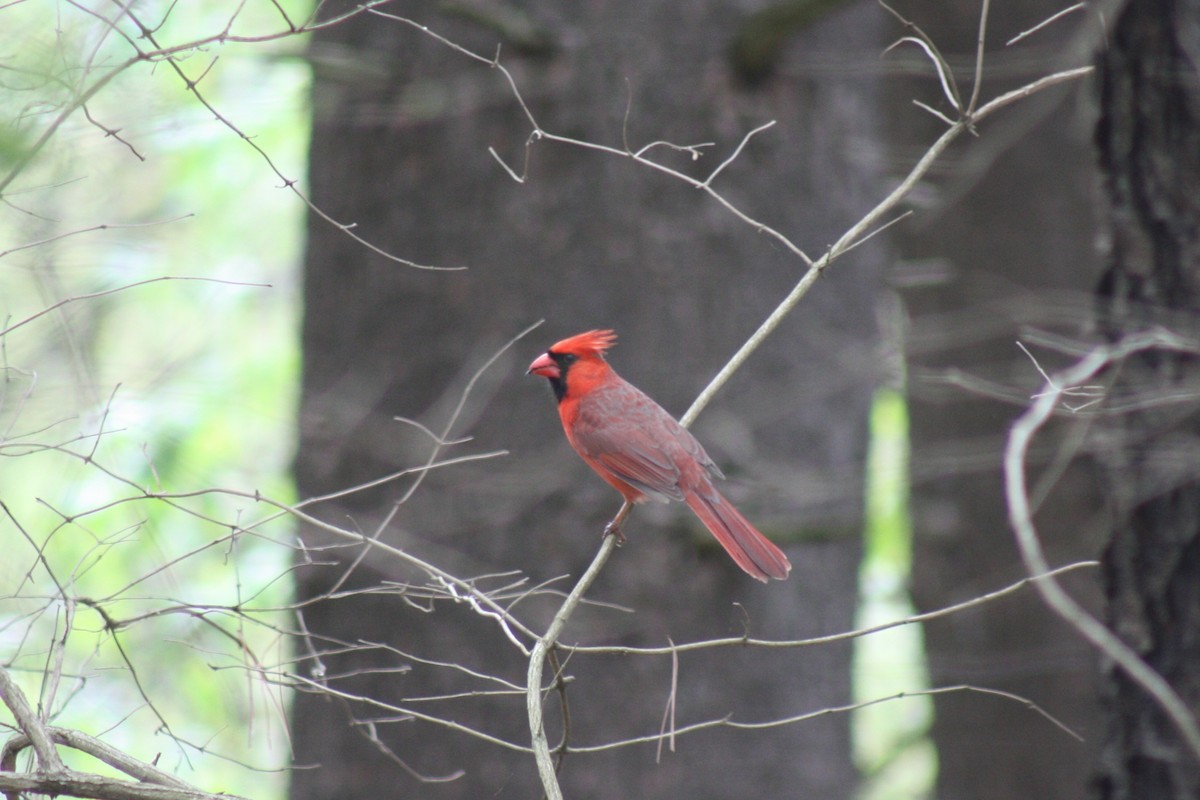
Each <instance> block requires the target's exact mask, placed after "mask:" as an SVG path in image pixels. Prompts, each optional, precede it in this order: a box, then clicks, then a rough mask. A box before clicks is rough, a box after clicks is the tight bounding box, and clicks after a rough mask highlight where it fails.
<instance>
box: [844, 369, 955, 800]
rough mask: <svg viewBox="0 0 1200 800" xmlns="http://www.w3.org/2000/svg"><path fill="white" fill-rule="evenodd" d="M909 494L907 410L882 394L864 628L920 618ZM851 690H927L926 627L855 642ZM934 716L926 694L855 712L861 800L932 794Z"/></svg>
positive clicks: (870, 461)
mask: <svg viewBox="0 0 1200 800" xmlns="http://www.w3.org/2000/svg"><path fill="white" fill-rule="evenodd" d="M908 493H909V476H908V411H907V407H906V405H905V400H904V395H903V394H902V393H901V392H899V391H897V390H894V389H882V390H880V391H879V392H878V393H877V394H876V397H875V403H874V405H873V407H872V411H871V449H870V453H869V455H868V458H867V498H866V503H867V533H866V555H865V558H864V559H863V564H862V567H861V569H860V572H859V584H860V594H861V597H860V600H861V604H860V608H859V615H858V624H859V626H860V627H868V626H871V625H879V624H883V623H887V622H891V621H893V620H899V619H904V618H905V617H908V616H911V615H912V614H914V613H915V610H914V608H913V605H912V600H911V598H910V596H909V592H908V580H909V575H910V573H911V568H912V521H911V518H910V516H909V507H908ZM853 686H854V700H855V702H860V703H861V702H866V701H869V700H874V699H876V698H882V697H890V696H894V695H896V694H898V693H900V692H912V691H919V690H921V689H927V688H929V675H928V671H927V669H926V663H925V647H924V642H923V638H922V630H921V626H920V625H902V626H900V627H896V628H890V629H888V630H885V631H881V632H879V633H875V634H872V635H871V636H864V637H861V638H859V639H856V640H855V654H854V678H853ZM932 718H933V702H932V701H931V699H930V698H929V697H927V696H916V697H908V698H904V699H899V700H890V701H888V702H885V703H879V704H877V705H871V706H867V707H865V708H861V709H859V710H857V711H856V712H854V723H853V732H854V748H855V754H854V755H855V761H856V763H857V764H858V767H859V770H860V771H861V772H862V774H863V785H862V790H861V792H860V795H859V800H920V798H926V797H931V796H932V792H933V788H934V780H935V777H936V774H937V753H936V750H935V748H934V746H933V742H932V740H931V739H929V737H928V736H927V732H928V729H929V725H930V723H931V722H932Z"/></svg>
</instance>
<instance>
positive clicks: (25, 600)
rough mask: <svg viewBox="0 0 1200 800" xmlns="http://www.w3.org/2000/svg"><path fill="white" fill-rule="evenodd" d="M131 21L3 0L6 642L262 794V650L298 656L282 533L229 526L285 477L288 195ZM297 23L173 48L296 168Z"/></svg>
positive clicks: (35, 681) (269, 775)
mask: <svg viewBox="0 0 1200 800" xmlns="http://www.w3.org/2000/svg"><path fill="white" fill-rule="evenodd" d="M281 5H282V7H283V8H284V9H286V12H287V14H289V15H290V17H291V19H292V20H293V21H297V22H300V21H303V19H304V16H305V15H306V14H307V13H309V11H310V4H309V3H307V2H301V3H295V2H284V3H282V4H281ZM131 8H132V9H133V13H134V14H136V15H138V18H139V19H140V20H141V21H142V22H143V23H145V24H147V25H148V26H151V27H156V32H155V34H154V36H155V37H156V40H157V41H158V43H159V44H160V45H162V46H164V47H165V46H176V45H181V44H185V43H188V42H192V41H196V40H200V39H205V38H209V37H213V36H216V35H217V34H220V33H221V32H222V31H223V30H226V28H227V26H230V21H231V20H233V22H232V25H231V26H230V28H229V29H230V30H231V31H232V32H234V33H236V34H240V35H246V36H263V35H266V34H275V33H279V32H281V31H285V30H287V29H288V27H289V25H288V23H287V22H286V21H285V20H284V19H283V17H282V16H281V12H280V10H279V7H278V6H276V4H274V3H272V2H257V1H256V0H250V2H248V3H245V5H244V7H242V6H241V4H239V3H236V2H206V3H195V2H187V1H186V0H184V1H183V2H179V3H166V2H162V3H154V2H151V3H138V4H135V5H134V6H131ZM239 9H240V11H239ZM235 14H236V19H235V18H234V17H235ZM138 33H139V32H138V28H137V27H136V25H134V24H132V23H131V22H130V20H129V18H128V17H127V16H125V15H124V14H123V13H122V9H121V6H119V5H118V4H115V3H95V4H86V3H85V4H69V3H45V2H40V3H37V2H29V3H16V4H5V5H3V6H2V7H0V186H3V188H2V189H0V330H6V329H10V328H11V330H7V332H5V333H2V334H0V501H3V504H4V507H5V510H4V513H2V514H0V545H2V546H3V552H4V557H3V558H0V666H4V667H6V668H9V669H10V670H11V671H12V673H13V675H14V676H15V677H16V678H17V680H18V682H19V683H20V685H21V686H22V687H23V688H24V690H25V692H26V694H27V695H28V696H29V697H30V699H31V700H32V701H33V702H35V703H36V702H39V698H40V701H41V702H42V703H45V704H46V705H48V707H49V708H50V710H51V717H52V720H51V721H52V722H53V723H54V724H57V725H62V726H67V727H75V728H79V729H80V730H83V731H84V732H87V733H90V734H92V735H96V736H101V737H102V738H103V739H104V740H105V741H107V742H109V743H110V744H112V745H114V746H116V747H119V748H121V749H123V750H125V751H126V752H128V753H129V754H131V755H133V756H135V757H137V758H141V759H143V760H146V761H154V760H156V759H157V760H158V765H159V767H160V768H163V769H167V770H169V771H173V772H176V773H177V774H178V775H179V776H180V777H181V778H183V779H184V780H187V781H189V782H192V783H195V784H196V785H197V786H199V787H200V788H203V789H205V790H208V791H226V792H233V793H238V794H246V795H252V796H254V797H257V798H269V797H273V796H275V797H277V796H282V793H283V789H284V786H285V778H286V776H285V774H284V773H282V772H280V771H278V770H280V768H281V767H283V766H284V765H286V764H287V763H289V761H290V756H289V752H288V746H287V738H286V733H285V731H286V727H285V717H286V707H287V703H288V698H287V696H286V695H285V694H284V693H282V692H281V690H279V689H278V688H275V687H273V686H272V684H271V682H270V681H268V680H263V678H262V675H261V673H259V672H258V671H257V669H256V667H257V666H259V665H261V666H265V667H278V666H279V665H281V664H285V663H286V660H287V658H288V653H287V652H286V651H285V649H284V648H283V645H282V639H283V637H282V636H281V635H280V634H279V633H278V632H277V629H279V628H281V627H291V625H292V622H291V620H290V618H289V617H288V616H287V615H286V614H285V613H283V612H281V611H279V610H277V609H278V608H279V607H281V606H284V605H285V604H286V603H287V602H288V600H289V591H288V582H287V580H286V570H287V568H288V565H289V563H290V561H291V557H292V556H291V550H290V549H289V542H290V539H289V529H288V527H287V525H286V523H285V522H273V523H271V524H270V525H269V526H264V527H262V528H256V529H255V530H254V531H253V532H252V533H246V532H244V531H241V530H240V528H239V527H238V526H240V525H248V524H249V523H251V522H253V521H254V520H257V519H261V518H263V517H266V516H268V515H269V514H270V513H272V511H273V509H271V508H270V507H268V506H266V505H265V504H261V503H256V502H255V500H254V492H259V493H261V494H262V495H265V496H268V497H271V498H273V499H276V500H280V501H283V502H289V501H290V500H291V499H292V488H291V485H290V483H289V477H288V468H289V465H290V461H291V454H292V448H293V446H294V426H295V422H294V408H295V405H296V397H295V395H296V391H297V384H298V365H299V354H298V342H297V330H296V329H297V325H298V304H299V296H300V290H299V285H298V282H299V269H298V267H297V264H298V261H299V258H300V253H301V247H302V230H303V221H304V213H305V207H304V205H303V203H302V202H301V201H300V200H299V199H298V198H297V197H296V196H295V195H294V194H293V193H292V192H291V191H290V190H288V189H286V188H282V187H281V185H280V184H281V181H280V179H279V178H278V177H277V176H276V175H275V174H274V173H273V172H272V171H271V169H270V168H269V167H268V165H267V163H266V162H265V160H264V159H263V158H262V156H261V155H260V154H259V153H257V152H256V151H255V150H254V149H253V148H252V147H250V146H249V145H248V144H247V143H246V142H245V141H243V140H242V139H241V138H240V136H239V135H238V133H237V132H235V131H234V130H231V129H230V128H229V127H228V126H226V125H225V124H223V123H222V122H220V121H218V120H216V119H214V117H213V114H212V113H211V112H210V111H208V110H207V109H205V108H204V107H203V106H202V105H201V104H200V103H199V102H198V101H197V100H196V98H195V97H194V95H192V94H191V93H189V92H188V91H187V89H186V86H185V84H184V82H183V81H182V80H181V79H180V77H179V76H178V75H177V74H176V73H175V72H174V70H173V69H172V68H171V66H170V64H168V63H166V62H165V61H163V60H161V59H154V60H141V61H138V60H136V59H134V58H133V57H134V54H135V51H134V46H135V45H136V47H139V48H142V49H144V50H149V49H152V45H151V44H150V43H149V42H148V41H146V40H145V39H142V38H139V36H138ZM303 47H304V41H303V39H302V38H301V37H298V36H289V37H285V38H277V39H272V40H270V41H261V42H253V43H244V44H233V43H225V44H217V43H215V42H210V43H208V44H206V45H204V46H203V47H201V48H196V49H190V50H189V49H184V50H182V51H180V52H179V53H178V55H177V58H178V59H179V62H178V63H180V65H181V66H182V67H183V68H184V69H185V70H186V71H187V73H188V75H189V76H190V77H192V78H198V77H200V76H201V75H203V76H204V77H203V80H201V81H200V82H199V84H198V88H199V91H200V92H201V93H202V94H203V96H204V97H205V98H206V99H207V100H208V101H209V102H210V103H212V105H213V106H214V107H216V108H217V109H218V110H219V111H220V113H221V114H222V115H223V116H225V117H226V118H228V119H229V120H230V121H231V122H232V123H233V124H234V125H235V126H236V127H237V129H238V131H240V132H241V133H244V134H246V135H248V136H253V137H254V143H255V144H256V145H258V146H259V147H261V148H262V149H263V150H264V151H266V152H267V153H268V154H269V155H270V157H271V158H272V160H273V161H274V162H275V163H276V164H277V165H279V167H280V169H281V170H282V171H283V172H284V173H285V174H286V175H287V176H288V177H289V178H302V177H303V172H304V164H305V158H306V152H307V145H308V113H307V108H306V102H307V92H308V80H309V77H308V72H307V68H306V67H305V66H304V62H303V60H302V59H301V58H298V57H292V56H297V55H299V54H300V53H301V51H302V49H303ZM85 99H86V104H84V103H83V102H81V101H83V100H85ZM89 117H90V120H89ZM114 132H115V133H114ZM162 278H169V279H167V280H157V279H162ZM146 281H154V282H149V283H143V284H142V285H135V284H139V283H140V282H146ZM98 293H107V294H103V296H96V297H87V296H88V295H94V294H98ZM64 301H68V302H64ZM59 303H62V305H59V306H58V307H57V308H54V309H53V310H51V311H49V312H48V313H44V314H41V315H40V316H37V315H38V314H39V313H41V312H43V311H45V310H46V309H50V308H52V307H53V306H55V305H56V304H59ZM214 489H220V490H231V491H232V492H237V493H242V494H243V495H248V496H238V495H235V494H231V493H229V492H224V491H211V490H214ZM145 491H150V492H175V493H181V494H190V495H191V496H187V497H179V498H178V499H171V500H167V499H163V498H148V497H146V495H145ZM193 493H194V494H193ZM51 573H53V575H51ZM68 598H69V600H68ZM55 641H61V642H63V644H64V647H63V650H62V655H63V663H62V678H61V682H60V683H59V685H58V686H57V690H56V691H55V692H54V695H53V697H50V696H49V695H48V694H45V693H46V692H48V691H49V687H50V686H51V684H49V683H47V682H45V680H44V676H45V675H46V674H47V673H48V672H51V671H53V656H54V653H53V651H52V643H53V642H55ZM130 665H132V666H133V668H134V670H133V671H132V672H131V671H130V669H129V666H130ZM248 667H249V668H248ZM135 675H136V679H135ZM0 722H5V723H9V722H11V720H5V719H4V718H3V715H0ZM168 731H169V732H170V733H171V734H174V736H175V737H177V740H178V741H177V740H175V739H172V738H171V737H169V736H167V735H166V734H167V733H168ZM180 742H187V743H190V744H181V743H180ZM160 756H161V758H160ZM236 762H242V763H245V764H249V765H252V766H253V767H255V768H256V769H247V768H245V767H243V766H239V764H238V763H236ZM68 763H73V764H75V765H77V766H79V767H80V768H86V769H92V770H96V771H100V772H109V773H110V774H111V771H110V770H108V769H107V768H106V767H104V766H103V765H100V764H97V763H95V762H92V761H91V760H90V759H89V758H87V757H84V756H70V757H68Z"/></svg>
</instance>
